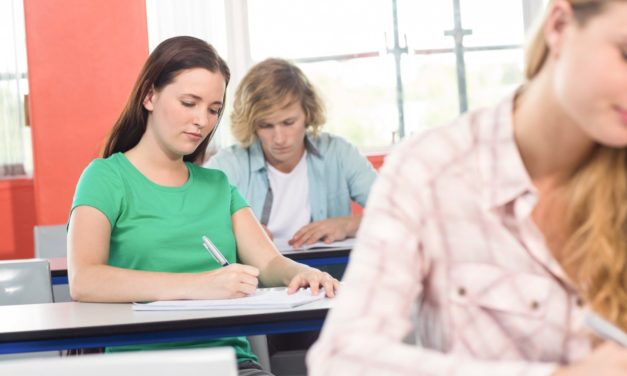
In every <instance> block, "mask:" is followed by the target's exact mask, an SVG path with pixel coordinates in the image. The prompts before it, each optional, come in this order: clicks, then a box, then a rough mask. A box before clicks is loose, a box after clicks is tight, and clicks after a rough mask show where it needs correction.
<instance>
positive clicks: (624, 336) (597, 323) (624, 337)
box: [583, 312, 627, 347]
mask: <svg viewBox="0 0 627 376" xmlns="http://www.w3.org/2000/svg"><path fill="white" fill-rule="evenodd" d="M583 322H584V324H586V325H587V326H588V327H589V328H590V329H592V331H594V333H595V334H597V335H598V336H599V337H601V338H603V339H606V340H610V341H613V342H616V343H618V344H619V345H621V346H625V347H627V333H625V332H624V331H622V330H621V329H620V328H618V327H616V326H615V325H614V324H612V323H610V322H609V321H607V320H605V319H603V318H601V317H600V316H598V315H596V314H594V313H592V312H586V315H585V316H584V319H583Z"/></svg>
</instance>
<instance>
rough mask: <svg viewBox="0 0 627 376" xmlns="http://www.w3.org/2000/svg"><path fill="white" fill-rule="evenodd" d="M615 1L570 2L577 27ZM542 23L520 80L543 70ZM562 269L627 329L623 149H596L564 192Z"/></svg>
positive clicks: (626, 156)
mask: <svg viewBox="0 0 627 376" xmlns="http://www.w3.org/2000/svg"><path fill="white" fill-rule="evenodd" d="M612 1H619V0H571V1H570V4H571V6H572V9H573V12H574V15H575V18H576V20H577V22H578V24H579V25H580V26H583V25H585V23H586V22H587V21H588V20H589V19H590V18H592V17H594V16H595V15H598V14H600V13H601V12H602V11H603V10H604V8H605V7H606V5H607V4H609V3H610V2H612ZM540 26H541V24H540V25H538V29H537V30H536V33H535V34H534V35H533V38H532V39H531V40H530V44H529V46H528V49H527V56H526V60H527V61H526V63H527V64H526V70H525V75H526V77H527V79H529V80H531V79H533V78H534V77H535V76H536V75H537V74H538V73H539V72H540V70H541V69H542V67H543V65H544V63H545V61H546V59H547V56H548V46H547V44H546V41H545V39H544V35H543V33H542V32H541V28H540ZM564 198H565V202H566V207H567V212H566V213H567V215H566V226H567V227H566V229H567V234H566V235H567V239H566V242H565V246H564V247H565V248H564V250H565V257H564V259H563V260H562V261H561V263H562V266H563V267H564V270H565V271H566V273H567V274H568V275H569V277H570V278H571V279H572V280H573V281H574V282H575V284H576V285H577V287H578V290H579V291H580V293H581V294H582V296H583V298H584V299H585V300H586V302H587V304H588V305H589V306H590V308H591V309H592V310H594V311H596V312H598V313H600V314H601V315H603V316H605V317H606V318H607V319H609V320H611V321H612V322H614V323H616V324H617V325H619V326H620V327H621V328H623V329H624V330H627V206H626V205H625V203H626V202H627V149H626V148H610V147H607V146H602V145H599V146H597V148H596V150H595V151H594V153H593V155H592V156H591V157H590V158H589V159H588V160H587V161H586V163H585V164H584V165H582V166H581V167H580V168H579V169H578V170H577V171H576V172H575V173H574V175H573V176H572V177H571V178H570V180H569V181H568V183H567V185H566V187H565V188H564Z"/></svg>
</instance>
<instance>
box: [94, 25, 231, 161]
mask: <svg viewBox="0 0 627 376" xmlns="http://www.w3.org/2000/svg"><path fill="white" fill-rule="evenodd" d="M192 68H204V69H207V70H208V71H210V72H213V73H220V74H221V75H222V76H223V77H224V81H225V87H226V86H228V83H229V79H230V77H231V73H230V71H229V68H228V66H227V65H226V62H225V61H224V60H223V59H222V58H221V57H220V56H219V55H218V53H217V52H216V50H215V49H214V48H213V47H212V46H211V45H210V44H208V43H207V42H205V41H203V40H201V39H198V38H194V37H189V36H179V37H173V38H170V39H166V40H165V41H163V42H161V43H160V44H159V45H158V46H157V48H155V50H154V51H153V52H152V53H151V54H150V56H149V57H148V60H146V63H145V64H144V66H143V68H142V70H141V73H140V74H139V77H138V78H137V81H136V82H135V86H134V87H133V90H132V91H131V94H130V95H129V98H128V101H127V102H126V105H125V107H124V110H123V111H122V113H121V114H120V117H119V118H118V120H117V121H116V122H115V125H114V126H113V129H112V130H111V133H110V134H109V138H108V139H107V142H106V143H105V147H104V150H103V153H102V155H103V157H104V158H107V157H109V156H110V155H112V154H114V153H117V152H122V153H123V152H126V151H128V150H130V149H132V148H133V147H135V145H137V143H139V140H140V139H141V138H142V136H143V135H144V132H145V131H146V121H147V120H148V110H146V109H145V108H144V105H143V101H144V99H145V98H146V96H147V95H148V94H149V93H150V91H151V90H159V89H161V88H163V87H165V86H166V85H168V84H170V83H171V82H172V81H173V80H174V78H175V77H176V76H177V75H178V74H179V73H180V72H181V71H183V70H186V69H192ZM225 99H226V91H225V98H223V103H224V100H225ZM222 108H223V109H224V106H223V107H222ZM223 109H222V110H221V111H220V114H219V118H221V117H222V113H223V112H224V110H223ZM218 124H219V119H218ZM217 128H218V125H217V124H216V126H215V128H214V129H213V131H212V132H211V134H209V135H208V136H207V137H206V138H205V139H204V140H203V141H202V143H201V144H200V145H199V146H198V148H196V150H194V152H193V153H192V154H188V155H186V156H184V157H183V160H185V161H188V162H201V161H202V160H203V159H204V155H205V151H206V149H207V145H208V144H209V141H210V140H211V138H212V137H213V135H214V134H215V132H216V129H217Z"/></svg>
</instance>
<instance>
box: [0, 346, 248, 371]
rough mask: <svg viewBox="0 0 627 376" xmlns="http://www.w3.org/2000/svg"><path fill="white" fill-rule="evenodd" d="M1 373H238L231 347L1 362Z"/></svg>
mask: <svg viewBox="0 0 627 376" xmlns="http://www.w3.org/2000/svg"><path fill="white" fill-rule="evenodd" d="M0 375H20V376H41V375H46V376H78V375H81V376H83V375H90V376H111V375H116V376H136V375H150V376H171V375H176V376H197V375H198V376H199V375H203V376H206V375H224V376H237V363H236V360H235V351H234V350H233V349H232V348H230V347H220V348H211V349H192V350H165V351H140V352H128V353H114V354H106V355H85V356H79V357H64V358H44V359H29V360H11V361H5V362H0Z"/></svg>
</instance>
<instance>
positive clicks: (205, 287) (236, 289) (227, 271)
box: [191, 264, 259, 299]
mask: <svg viewBox="0 0 627 376" xmlns="http://www.w3.org/2000/svg"><path fill="white" fill-rule="evenodd" d="M258 276H259V269H257V268H255V267H253V266H250V265H242V264H230V265H228V266H225V267H223V268H219V269H216V270H212V271H210V272H205V273H200V274H199V277H200V288H196V289H195V291H193V292H191V294H192V297H191V299H231V298H241V297H244V296H248V295H250V294H252V293H254V292H255V290H256V289H257V285H258V284H259V280H258V278H257V277H258Z"/></svg>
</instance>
